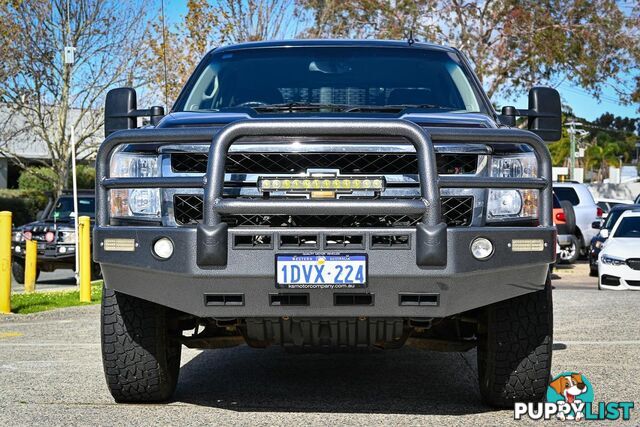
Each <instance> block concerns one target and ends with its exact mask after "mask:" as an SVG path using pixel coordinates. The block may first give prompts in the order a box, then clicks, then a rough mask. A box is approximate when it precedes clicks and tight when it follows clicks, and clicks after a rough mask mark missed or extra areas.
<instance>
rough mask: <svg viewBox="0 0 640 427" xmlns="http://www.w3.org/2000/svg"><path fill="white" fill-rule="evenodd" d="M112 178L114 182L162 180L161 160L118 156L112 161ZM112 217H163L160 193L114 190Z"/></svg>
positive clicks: (138, 190)
mask: <svg viewBox="0 0 640 427" xmlns="http://www.w3.org/2000/svg"><path fill="white" fill-rule="evenodd" d="M109 175H110V176H111V177H113V178H119V177H120V178H147V177H154V176H158V156H156V155H146V154H134V153H124V152H117V153H115V154H114V155H113V156H112V157H111V164H110V171H109ZM109 199H110V200H109V201H110V204H111V217H142V218H158V217H160V190H159V189H157V188H136V189H131V190H121V189H117V190H111V192H110V197H109Z"/></svg>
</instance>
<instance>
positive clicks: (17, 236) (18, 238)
mask: <svg viewBox="0 0 640 427" xmlns="http://www.w3.org/2000/svg"><path fill="white" fill-rule="evenodd" d="M23 240H24V236H23V235H22V232H21V231H14V232H13V233H11V241H12V242H22V241H23Z"/></svg>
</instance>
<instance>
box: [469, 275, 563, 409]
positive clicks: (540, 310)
mask: <svg viewBox="0 0 640 427" xmlns="http://www.w3.org/2000/svg"><path fill="white" fill-rule="evenodd" d="M479 332H480V335H479V344H478V379H479V383H480V394H481V396H482V399H483V401H484V402H485V403H487V404H488V405H491V406H494V407H499V408H513V404H514V402H541V401H543V400H544V398H545V397H546V393H547V387H548V385H549V378H550V373H551V351H552V345H553V339H552V333H553V311H552V300H551V280H550V279H549V278H547V283H546V285H545V289H544V290H541V291H537V292H532V293H529V294H525V295H522V296H519V297H516V298H512V299H510V300H507V301H502V302H499V303H496V304H492V305H490V306H488V307H486V308H485V309H484V310H483V313H482V316H481V322H480V328H479Z"/></svg>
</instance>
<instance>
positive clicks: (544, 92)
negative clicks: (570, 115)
mask: <svg viewBox="0 0 640 427" xmlns="http://www.w3.org/2000/svg"><path fill="white" fill-rule="evenodd" d="M528 116H529V123H528V127H529V130H530V131H531V132H534V133H535V134H537V135H538V136H539V137H540V138H542V139H543V140H545V141H557V140H559V139H560V138H561V137H562V104H561V103H560V94H559V93H558V91H557V90H555V89H552V88H550V87H534V88H532V89H531V90H530V91H529V114H528Z"/></svg>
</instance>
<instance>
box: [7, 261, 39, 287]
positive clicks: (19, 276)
mask: <svg viewBox="0 0 640 427" xmlns="http://www.w3.org/2000/svg"><path fill="white" fill-rule="evenodd" d="M24 270H25V267H24V263H22V262H19V261H13V262H12V263H11V275H12V276H13V280H15V281H16V283H20V284H21V285H22V284H24ZM38 277H40V269H39V268H36V282H37V281H38Z"/></svg>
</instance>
